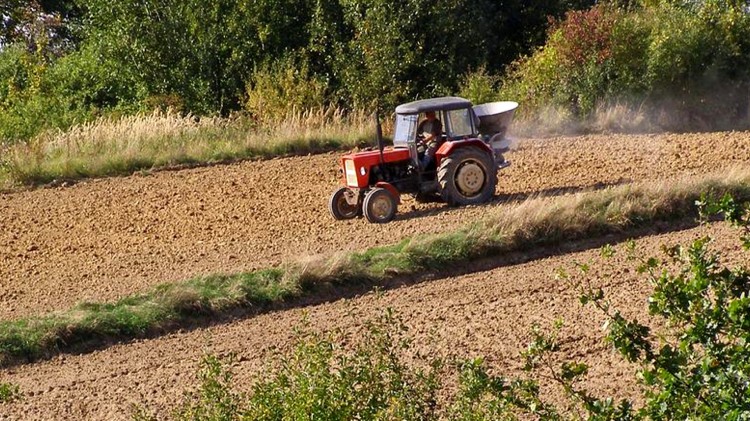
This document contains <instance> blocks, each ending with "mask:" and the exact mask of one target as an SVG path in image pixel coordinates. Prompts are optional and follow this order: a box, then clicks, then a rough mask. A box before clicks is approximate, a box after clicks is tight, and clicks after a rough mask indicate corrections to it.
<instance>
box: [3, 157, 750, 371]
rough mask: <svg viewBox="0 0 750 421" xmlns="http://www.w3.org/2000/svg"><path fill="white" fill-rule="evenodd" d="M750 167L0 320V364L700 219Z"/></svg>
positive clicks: (584, 196)
mask: <svg viewBox="0 0 750 421" xmlns="http://www.w3.org/2000/svg"><path fill="white" fill-rule="evenodd" d="M749 183H750V170H745V171H740V170H735V171H730V172H727V173H725V174H723V175H722V176H706V177H701V178H693V179H684V180H681V181H677V182H662V183H651V184H649V183H639V184H632V185H624V186H619V187H614V188H609V189H605V190H601V191H594V192H588V193H579V194H575V195H568V196H560V197H556V198H541V197H540V198H532V199H528V200H526V201H524V202H521V203H519V204H517V205H509V206H504V207H502V208H498V209H497V210H495V211H494V212H493V213H492V214H491V215H488V216H487V217H486V218H485V219H483V220H481V221H478V222H475V223H472V224H469V225H467V226H465V227H463V228H462V229H459V230H456V231H453V232H446V233H442V234H436V235H423V236H415V237H412V238H407V239H405V240H403V241H401V242H400V243H398V244H395V245H391V246H386V247H376V248H371V249H368V250H366V251H363V252H348V253H337V254H333V255H329V256H322V257H312V258H308V259H305V260H300V261H295V262H290V263H287V264H284V265H282V266H280V267H278V268H274V269H267V270H259V271H255V272H250V273H240V274H235V275H226V276H209V277H202V278H196V279H191V280H188V281H185V282H181V283H172V284H162V285H159V286H157V287H154V288H153V289H152V290H151V291H150V292H147V293H144V294H140V295H135V296H132V297H127V298H124V299H122V300H120V301H118V302H115V303H107V304H99V303H83V304H79V305H78V306H76V307H74V308H72V309H70V310H67V311H60V312H54V313H50V314H47V315H44V316H38V317H28V318H24V319H20V320H13V321H3V322H0V364H7V363H10V362H12V361H18V360H20V359H23V358H26V359H29V360H31V359H35V358H39V357H44V356H48V355H52V354H54V353H56V352H59V351H61V350H64V349H66V348H69V347H71V346H74V345H78V344H86V343H92V344H101V343H104V342H106V341H107V340H112V339H121V338H125V339H127V338H134V337H139V336H142V335H145V334H149V333H158V332H160V331H164V330H168V329H170V328H174V327H177V326H180V325H184V324H186V323H188V322H190V321H192V320H196V319H201V318H202V319H204V320H205V319H206V318H210V317H212V316H214V315H217V314H222V313H227V312H229V311H231V310H234V309H237V308H252V307H258V308H262V306H264V305H269V304H275V303H281V302H283V301H285V300H290V299H294V298H298V297H301V296H303V295H304V294H306V293H309V292H311V291H313V290H314V289H315V288H316V287H317V286H319V285H341V284H345V283H356V282H378V281H383V280H386V279H388V278H392V277H395V276H404V275H415V274H419V273H424V272H429V271H437V270H440V269H444V268H448V267H455V266H457V265H460V264H466V263H469V262H471V261H473V260H477V259H480V258H484V257H489V256H499V255H502V254H504V253H508V252H513V251H523V250H528V249H531V248H533V247H536V246H541V245H554V244H559V243H561V242H564V241H569V240H577V239H584V238H590V237H596V236H599V235H604V234H608V233H617V232H622V231H625V230H627V229H633V228H639V227H644V226H647V225H649V224H652V223H654V222H657V221H671V220H679V219H682V218H686V217H692V216H695V215H696V214H697V208H696V206H695V202H696V200H698V199H700V197H701V195H703V194H707V195H711V196H715V197H719V196H722V195H724V194H725V193H730V194H732V195H733V196H734V197H735V198H736V199H737V200H750V184H749Z"/></svg>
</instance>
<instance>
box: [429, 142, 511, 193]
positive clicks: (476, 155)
mask: <svg viewBox="0 0 750 421" xmlns="http://www.w3.org/2000/svg"><path fill="white" fill-rule="evenodd" d="M437 179H438V184H439V187H438V189H439V191H440V196H441V197H442V198H443V200H445V201H446V202H447V203H448V204H449V205H451V206H458V205H474V204H478V203H484V202H486V201H488V200H489V199H490V198H491V197H492V196H493V195H494V194H495V186H497V172H496V171H495V166H494V162H493V160H492V156H491V155H490V154H489V153H487V152H484V151H482V150H481V149H478V148H474V147H466V148H461V149H458V150H457V151H455V152H453V153H452V154H451V155H450V156H447V157H445V158H443V160H442V161H441V162H440V167H439V168H438V172H437Z"/></svg>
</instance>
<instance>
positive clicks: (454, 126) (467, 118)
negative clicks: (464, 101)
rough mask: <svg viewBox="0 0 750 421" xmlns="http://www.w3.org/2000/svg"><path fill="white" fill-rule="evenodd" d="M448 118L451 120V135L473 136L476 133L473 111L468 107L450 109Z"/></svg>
mask: <svg viewBox="0 0 750 421" xmlns="http://www.w3.org/2000/svg"><path fill="white" fill-rule="evenodd" d="M448 119H449V120H450V133H449V136H451V137H454V138H455V137H464V136H472V135H473V134H474V130H473V127H472V126H471V113H470V110H469V109H468V108H464V109H462V110H453V111H448Z"/></svg>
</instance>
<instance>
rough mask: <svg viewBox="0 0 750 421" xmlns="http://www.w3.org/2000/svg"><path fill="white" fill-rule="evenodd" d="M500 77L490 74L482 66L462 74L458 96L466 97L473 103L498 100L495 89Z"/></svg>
mask: <svg viewBox="0 0 750 421" xmlns="http://www.w3.org/2000/svg"><path fill="white" fill-rule="evenodd" d="M499 84H500V77H499V76H495V75H491V74H490V73H488V71H487V69H485V68H484V67H482V68H479V69H478V70H476V71H473V72H468V73H466V74H464V76H463V78H462V79H461V82H460V86H459V91H458V96H460V97H463V98H467V99H469V100H470V101H471V102H473V103H474V104H484V103H487V102H494V101H499V100H500V99H501V98H500V97H499V95H498V92H497V89H498V86H499Z"/></svg>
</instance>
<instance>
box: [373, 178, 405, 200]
mask: <svg viewBox="0 0 750 421" xmlns="http://www.w3.org/2000/svg"><path fill="white" fill-rule="evenodd" d="M375 187H380V188H383V189H386V190H388V192H389V193H391V194H392V195H393V197H394V198H396V204H397V205H400V204H401V193H399V192H398V189H397V188H395V187H393V184H391V183H386V182H385V181H378V182H377V183H375Z"/></svg>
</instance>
